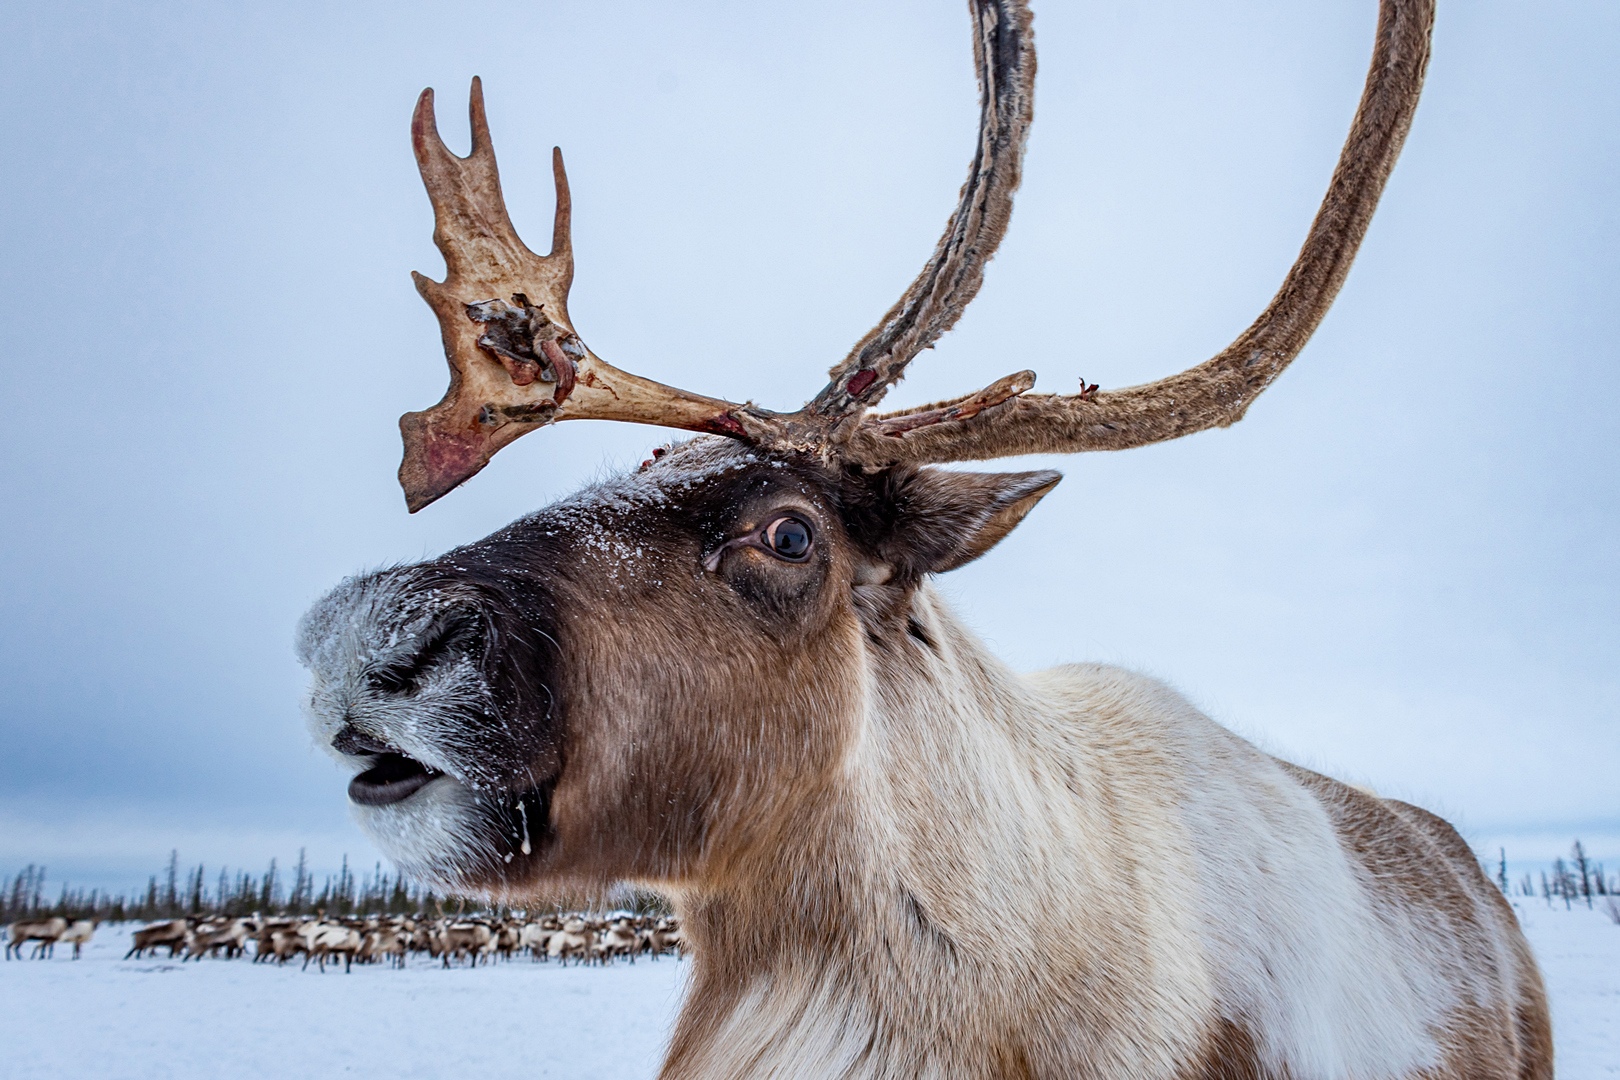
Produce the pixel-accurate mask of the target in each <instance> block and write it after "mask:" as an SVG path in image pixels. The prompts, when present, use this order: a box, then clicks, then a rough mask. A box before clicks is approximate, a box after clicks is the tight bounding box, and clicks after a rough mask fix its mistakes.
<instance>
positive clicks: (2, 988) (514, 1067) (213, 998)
mask: <svg viewBox="0 0 1620 1080" xmlns="http://www.w3.org/2000/svg"><path fill="white" fill-rule="evenodd" d="M1518 906H1519V910H1520V918H1521V921H1522V922H1523V923H1524V925H1525V928H1526V931H1527V932H1528V933H1529V935H1530V940H1531V942H1532V943H1533V944H1534V945H1535V948H1536V952H1537V955H1538V956H1539V957H1540V959H1541V964H1542V970H1543V972H1544V973H1545V974H1546V977H1547V982H1548V988H1549V990H1550V991H1551V994H1552V1005H1553V1026H1554V1030H1555V1033H1556V1038H1557V1045H1558V1057H1559V1067H1558V1075H1559V1077H1561V1078H1562V1080H1598V1078H1609V1077H1620V926H1616V925H1614V924H1613V923H1611V922H1610V921H1609V920H1608V918H1607V917H1606V916H1604V915H1603V914H1602V913H1601V912H1596V911H1587V910H1586V909H1585V908H1578V909H1576V910H1574V911H1570V912H1565V911H1564V910H1563V909H1562V907H1559V908H1558V909H1556V910H1549V909H1548V908H1547V907H1546V906H1545V905H1544V904H1541V903H1540V902H1524V901H1521V902H1520V903H1519V905H1518ZM128 943H129V933H128V929H127V928H117V927H104V928H103V929H102V931H101V932H100V933H98V934H97V936H96V940H95V941H94V942H92V943H91V945H90V947H89V949H88V950H87V951H86V953H85V956H84V959H82V960H80V961H79V962H77V963H74V962H73V961H71V960H69V959H67V954H66V953H59V954H58V955H57V957H56V958H55V959H54V960H49V961H41V962H38V963H35V962H31V961H23V962H20V963H19V962H11V963H7V964H4V965H0V1073H3V1074H4V1075H5V1076H6V1077H10V1078H15V1080H35V1078H41V1077H50V1078H53V1080H55V1078H67V1077H72V1078H78V1077H96V1078H98V1080H135V1078H141V1080H147V1078H152V1080H157V1078H162V1080H168V1078H171V1077H182V1078H191V1077H232V1078H234V1077H251V1078H253V1080H279V1078H282V1077H286V1078H289V1080H290V1078H294V1077H296V1078H299V1080H322V1078H325V1077H357V1078H377V1080H384V1078H387V1080H405V1078H413V1077H423V1078H426V1077H443V1076H469V1077H477V1078H478V1080H506V1078H509V1077H510V1078H518V1077H523V1078H533V1077H568V1078H579V1080H591V1078H600V1080H610V1078H611V1080H619V1078H629V1077H649V1076H652V1075H653V1074H654V1073H655V1071H656V1068H657V1063H658V1059H659V1055H660V1053H661V1051H662V1047H663V1042H664V1039H665V1035H666V1033H667V1031H668V1029H669V1025H670V1023H671V1021H672V1020H673V1018H674V1015H675V1011H676V1009H677V1008H678V1006H679V1003H680V994H681V988H682V983H683V980H684V978H685V974H686V972H687V971H689V970H690V968H691V965H690V963H689V962H688V963H677V962H675V961H673V960H668V959H665V960H661V961H658V962H656V963H654V962H649V961H642V962H641V963H638V964H635V965H634V966H632V965H629V964H622V963H621V964H618V965H616V966H614V967H610V968H578V967H571V968H563V967H559V966H558V965H556V964H536V963H532V962H530V961H528V960H516V961H512V962H510V963H505V964H496V965H493V966H489V967H483V968H477V969H468V968H458V969H453V970H450V971H445V970H443V969H441V968H437V967H434V966H431V965H430V964H429V963H428V962H426V961H425V960H424V961H422V962H418V963H415V964H414V965H413V966H412V967H410V968H408V969H406V970H404V971H391V970H389V969H388V968H386V967H382V966H368V967H356V968H355V969H354V972H353V974H351V975H348V976H345V975H344V974H343V973H342V970H341V968H339V969H336V970H329V971H328V972H327V973H326V974H324V975H322V974H318V973H317V972H316V970H315V969H314V968H311V969H310V970H309V971H308V972H302V971H299V970H298V968H297V967H295V966H291V965H289V966H288V967H286V968H283V969H279V970H278V969H276V968H273V967H269V966H266V965H255V964H250V963H248V962H247V961H246V960H235V961H226V960H204V961H201V962H200V963H189V964H183V965H182V964H179V963H175V962H172V961H167V960H140V961H134V960H132V961H129V962H125V961H123V960H122V959H121V958H122V956H123V954H124V951H125V950H126V949H127V948H128Z"/></svg>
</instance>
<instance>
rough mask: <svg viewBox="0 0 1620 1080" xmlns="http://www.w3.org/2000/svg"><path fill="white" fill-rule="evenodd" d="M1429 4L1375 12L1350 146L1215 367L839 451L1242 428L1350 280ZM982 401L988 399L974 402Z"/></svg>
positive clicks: (1134, 441)
mask: <svg viewBox="0 0 1620 1080" xmlns="http://www.w3.org/2000/svg"><path fill="white" fill-rule="evenodd" d="M1433 26H1434V0H1382V2H1381V4H1380V6H1379V13H1378V31H1377V38H1376V44H1375V46H1374V49H1373V58H1372V64H1371V66H1370V69H1369V70H1368V73H1367V82H1366V86H1365V88H1364V89H1363V91H1362V95H1361V104H1360V106H1359V108H1358V109H1357V110H1356V117H1355V120H1354V121H1353V122H1352V124H1351V127H1350V135H1349V137H1348V138H1347V139H1346V140H1345V144H1344V150H1343V151H1342V152H1341V154H1340V156H1339V163H1338V166H1337V167H1336V168H1335V169H1334V172H1333V179H1332V181H1331V182H1330V183H1329V185H1328V190H1327V195H1326V196H1325V197H1324V198H1323V200H1322V206H1321V208H1320V209H1319V210H1318V211H1317V214H1316V219H1315V221H1313V222H1312V224H1311V231H1310V234H1309V235H1308V236H1307V237H1306V239H1305V244H1304V246H1303V247H1302V248H1301V249H1300V253H1299V256H1298V257H1297V258H1296V259H1295V261H1294V265H1293V266H1292V267H1291V268H1290V269H1289V271H1288V276H1287V277H1286V278H1284V279H1283V283H1282V287H1281V288H1280V289H1279V290H1278V291H1277V295H1276V296H1275V297H1274V298H1273V299H1272V301H1271V303H1270V305H1268V306H1267V308H1266V310H1265V311H1264V312H1262V313H1261V315H1260V317H1259V318H1258V319H1256V320H1255V321H1254V323H1253V324H1252V325H1250V326H1249V328H1248V329H1247V330H1245V331H1244V332H1243V333H1242V334H1240V335H1239V336H1238V338H1237V339H1236V340H1235V341H1233V342H1232V344H1230V345H1228V346H1227V347H1226V348H1225V349H1223V350H1222V351H1221V352H1220V353H1218V354H1216V355H1215V356H1214V357H1212V358H1210V359H1209V360H1206V361H1205V362H1204V363H1202V364H1199V365H1198V366H1196V367H1193V368H1189V369H1188V370H1186V371H1183V372H1181V373H1180V374H1178V375H1172V376H1170V377H1169V378H1166V379H1160V380H1159V381H1157V382H1152V383H1148V384H1146V385H1143V386H1133V387H1130V388H1128V389H1124V390H1109V391H1101V392H1099V391H1098V389H1097V388H1096V387H1095V386H1091V387H1087V386H1086V385H1085V383H1084V380H1082V382H1081V391H1080V393H1077V394H1027V395H1023V396H1017V397H1012V396H1009V399H1008V400H1007V401H1006V402H1005V404H1003V405H1001V406H1000V407H997V408H980V409H974V410H973V411H972V413H971V414H969V415H967V416H961V415H959V412H960V410H961V408H962V406H963V405H964V404H967V403H971V402H972V401H974V400H975V398H976V397H977V396H978V395H970V396H969V397H967V398H961V399H956V400H954V401H947V402H942V403H940V404H936V405H925V406H922V407H920V408H917V409H908V410H903V411H901V412H897V413H891V414H888V415H884V416H873V417H867V418H865V420H864V422H863V423H862V424H861V425H860V426H859V428H857V429H856V431H854V432H853V433H852V434H851V435H850V437H849V441H848V443H847V445H846V447H845V453H846V455H847V456H848V457H851V458H853V459H856V460H859V461H861V462H863V463H865V464H870V465H883V464H899V463H902V462H911V463H916V464H920V463H924V462H947V461H975V460H984V459H987V458H997V457H1011V456H1013V455H1017V454H1035V453H1076V452H1079V451H1083V450H1124V449H1128V448H1130V447H1133V446H1145V445H1147V444H1149V443H1155V442H1163V441H1165V440H1167V439H1175V438H1180V437H1181V436H1183V435H1190V434H1192V433H1194V432H1197V431H1203V430H1205V429H1207V428H1211V427H1227V426H1229V425H1231V424H1235V423H1237V422H1238V421H1239V420H1241V419H1242V418H1243V414H1244V413H1245V412H1246V411H1248V408H1249V406H1250V405H1251V404H1253V402H1254V399H1255V398H1256V397H1258V396H1259V395H1260V392H1261V391H1263V390H1264V389H1265V388H1266V387H1267V386H1269V385H1271V383H1272V381H1273V380H1275V379H1276V378H1277V376H1278V375H1280V374H1282V371H1283V369H1284V368H1286V367H1287V366H1288V364H1289V363H1290V362H1291V361H1292V360H1293V359H1294V357H1296V356H1298V355H1299V352H1300V350H1301V349H1303V348H1304V347H1305V343H1306V342H1307V341H1309V340H1310V337H1311V334H1312V333H1313V332H1315V330H1316V327H1317V325H1318V324H1319V323H1321V321H1322V317H1323V316H1324V315H1325V314H1327V310H1328V307H1329V306H1331V305H1332V303H1333V299H1334V297H1335V296H1337V295H1338V292H1339V287H1340V286H1341V285H1343V284H1344V279H1345V276H1346V275H1347V274H1348V273H1349V272H1350V263H1351V261H1352V260H1353V259H1354V258H1355V255H1356V249H1357V247H1358V246H1359V245H1360V244H1361V238H1362V236H1364V235H1365V234H1366V231H1367V225H1368V223H1369V222H1370V221H1371V220H1372V214H1373V210H1374V209H1375V208H1376V207H1377V206H1378V198H1379V196H1380V195H1381V194H1382V193H1383V190H1384V183H1385V181H1386V180H1388V179H1389V173H1390V170H1391V169H1392V168H1394V165H1395V159H1396V158H1397V157H1398V156H1399V155H1400V152H1401V144H1402V142H1403V141H1404V140H1405V138H1406V133H1407V130H1408V129H1409V128H1410V126H1411V123H1412V114H1413V113H1414V112H1415V111H1416V109H1417V103H1418V95H1419V93H1420V92H1421V90H1422V89H1423V75H1424V70H1425V68H1426V67H1427V66H1428V62H1429V39H1430V34H1431V31H1432V29H1433ZM980 393H981V394H983V393H984V392H983V391H981V392H980Z"/></svg>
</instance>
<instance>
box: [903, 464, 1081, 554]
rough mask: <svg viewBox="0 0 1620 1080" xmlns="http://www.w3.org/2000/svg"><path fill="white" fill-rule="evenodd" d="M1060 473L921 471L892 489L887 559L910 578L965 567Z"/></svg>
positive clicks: (1048, 488) (1007, 529)
mask: <svg viewBox="0 0 1620 1080" xmlns="http://www.w3.org/2000/svg"><path fill="white" fill-rule="evenodd" d="M1061 479H1063V474H1062V473H1059V472H1055V471H1053V470H1051V469H1043V470H1041V471H1039V472H1024V473H974V472H955V471H953V470H948V469H920V470H918V471H917V472H915V473H912V474H911V475H910V476H908V477H906V478H905V479H904V480H903V481H902V482H901V483H900V484H899V485H898V489H897V490H896V491H894V493H893V497H894V506H893V518H892V519H891V520H892V531H891V532H890V534H889V536H888V537H887V538H886V540H885V542H884V543H883V544H882V549H883V550H882V554H883V556H884V559H885V561H886V562H888V563H890V564H891V565H893V566H896V567H897V568H903V569H904V570H905V571H908V572H909V576H913V577H920V576H921V575H923V574H942V573H944V572H946V571H947V570H955V569H956V568H957V567H959V566H966V565H967V564H968V563H970V562H972V561H973V560H974V559H977V558H978V557H979V556H980V555H983V554H984V553H985V552H987V551H989V550H990V549H991V548H993V547H995V546H996V545H997V544H999V543H1000V542H1001V540H1002V538H1003V537H1005V536H1006V535H1007V534H1008V533H1010V532H1012V531H1013V529H1015V528H1016V527H1017V526H1018V523H1019V522H1020V521H1023V520H1024V515H1026V514H1028V513H1029V512H1030V511H1031V510H1033V509H1034V508H1035V504H1036V503H1038V502H1040V501H1041V499H1042V498H1043V497H1045V495H1046V493H1047V492H1049V491H1051V490H1052V489H1053V488H1054V487H1056V486H1057V482H1058V481H1059V480H1061Z"/></svg>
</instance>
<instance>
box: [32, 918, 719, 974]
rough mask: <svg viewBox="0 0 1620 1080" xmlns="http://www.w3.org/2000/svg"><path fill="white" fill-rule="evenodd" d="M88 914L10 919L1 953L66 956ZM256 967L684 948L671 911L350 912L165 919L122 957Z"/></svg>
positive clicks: (559, 957) (562, 957)
mask: <svg viewBox="0 0 1620 1080" xmlns="http://www.w3.org/2000/svg"><path fill="white" fill-rule="evenodd" d="M97 925H98V924H97V922H96V921H95V920H91V919H78V920H75V921H69V920H67V919H64V918H60V917H57V918H50V919H34V920H29V921H25V922H16V923H12V924H11V926H10V928H9V930H8V933H7V935H6V959H8V960H9V959H11V958H12V956H13V954H15V956H16V958H17V959H19V960H20V959H22V955H23V947H24V946H25V945H28V944H29V943H33V945H34V949H33V952H32V956H33V957H34V958H35V959H44V958H46V957H49V956H51V955H53V954H54V951H55V948H56V946H57V945H58V944H63V945H66V944H72V946H73V958H74V959H75V960H77V959H78V958H79V954H80V949H81V947H82V946H83V945H85V944H87V943H88V942H89V940H90V937H91V935H92V934H93V933H94V932H95V930H96V927H97ZM250 944H251V945H252V949H251V956H252V958H253V962H254V963H256V964H257V963H260V962H265V963H275V964H278V965H279V964H285V963H287V962H288V961H289V960H294V959H297V958H298V957H300V956H301V957H303V964H302V966H303V967H304V968H305V969H307V968H308V967H309V965H310V962H311V961H313V962H314V963H315V965H316V967H317V968H318V969H319V970H321V971H325V970H326V965H327V964H328V963H333V964H335V963H337V962H339V961H342V963H343V970H344V971H348V970H350V969H351V968H352V967H353V965H355V964H380V963H387V964H388V965H390V966H391V967H400V968H402V967H404V966H405V962H406V959H407V957H409V956H410V955H411V954H413V953H415V954H418V955H421V954H426V956H427V958H428V959H429V960H436V961H438V962H439V963H440V964H441V965H443V966H444V967H451V966H452V965H454V964H466V965H469V966H474V967H476V966H477V965H479V964H483V963H489V962H491V961H494V960H511V959H512V958H513V957H515V956H519V955H523V954H527V955H528V956H530V957H531V958H532V959H534V960H537V961H539V960H556V961H559V962H561V963H567V962H569V961H573V962H574V963H575V964H610V963H613V962H614V961H616V960H628V961H630V962H631V963H635V961H636V958H637V957H639V956H647V957H650V958H651V959H654V960H656V959H658V958H659V957H660V956H668V955H672V954H673V955H674V956H676V957H677V958H679V957H682V956H685V955H686V953H687V946H686V940H685V939H684V938H683V937H682V936H681V926H680V920H679V919H677V918H675V917H674V916H671V915H636V914H632V913H630V912H613V913H609V914H606V915H599V914H591V913H585V912H574V913H570V914H560V915H547V916H543V917H540V918H517V917H511V918H494V917H491V918H482V917H478V918H459V917H458V918H450V917H444V918H438V919H425V918H424V919H417V918H412V917H409V916H403V915H396V916H387V917H383V916H375V915H373V916H370V917H364V916H352V917H344V918H328V917H326V916H325V915H317V916H315V917H313V918H307V917H306V918H294V917H291V916H282V917H274V918H262V917H257V916H254V917H247V918H222V917H216V918H205V919H198V918H191V919H167V920H164V921H162V922H155V923H152V924H150V925H148V926H143V927H142V928H141V929H139V930H136V931H135V933H134V935H133V936H132V937H131V941H130V948H129V951H128V952H127V953H125V954H124V959H126V960H129V959H133V958H139V957H143V956H145V955H147V954H148V953H151V954H153V955H157V953H158V950H160V949H161V950H165V951H166V952H167V955H168V957H169V958H170V959H175V958H179V959H181V960H201V959H202V958H203V957H205V956H207V957H218V958H223V959H227V960H234V959H237V958H238V957H242V956H248V955H250V950H249V945H250Z"/></svg>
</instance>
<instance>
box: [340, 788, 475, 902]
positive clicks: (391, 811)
mask: <svg viewBox="0 0 1620 1080" xmlns="http://www.w3.org/2000/svg"><path fill="white" fill-rule="evenodd" d="M349 807H350V811H351V812H352V813H353V815H354V819H355V821H356V822H357V823H358V824H359V825H360V827H361V828H362V829H364V830H365V831H366V834H367V835H368V836H370V837H371V838H372V840H373V841H375V842H376V844H377V846H378V847H379V848H381V849H382V851H383V854H385V855H387V856H388V857H389V858H390V859H392V860H393V861H394V863H395V864H397V865H398V866H399V868H400V869H401V870H403V871H405V873H406V874H408V875H410V876H411V877H413V878H415V879H417V880H418V881H421V882H424V883H426V884H428V885H430V886H432V887H434V888H437V889H440V890H442V891H451V892H454V891H457V890H463V889H465V888H467V886H468V880H469V876H470V875H472V874H476V872H477V869H478V867H480V866H483V865H485V864H488V863H491V862H493V861H494V855H493V853H494V852H495V851H496V850H497V847H496V843H497V840H498V838H497V837H496V835H495V832H494V830H493V828H492V827H491V826H490V824H489V821H488V818H487V816H486V815H485V814H484V813H482V812H481V811H480V809H479V807H478V803H477V799H476V796H475V795H474V794H473V793H472V792H471V791H469V790H468V789H467V788H466V787H464V786H463V785H461V784H460V783H458V782H457V781H455V780H454V779H452V778H451V777H448V776H440V777H438V778H436V779H434V780H433V781H431V782H429V783H428V784H427V785H426V786H424V787H423V788H422V789H421V790H419V791H417V792H416V793H415V794H413V795H411V796H410V797H409V798H407V799H405V800H403V801H401V802H397V803H393V804H391V805H389V806H362V805H360V804H359V803H353V802H351V803H350V804H349Z"/></svg>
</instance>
